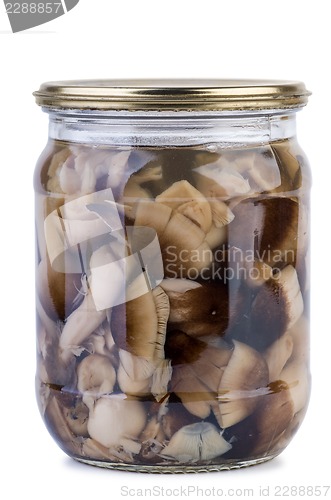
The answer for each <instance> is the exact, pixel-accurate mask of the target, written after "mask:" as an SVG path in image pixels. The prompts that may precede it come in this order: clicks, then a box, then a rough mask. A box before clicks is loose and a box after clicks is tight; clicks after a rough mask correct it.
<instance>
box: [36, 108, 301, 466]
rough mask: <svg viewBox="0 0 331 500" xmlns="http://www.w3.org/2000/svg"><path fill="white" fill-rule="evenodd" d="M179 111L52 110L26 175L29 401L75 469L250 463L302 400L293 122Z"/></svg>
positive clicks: (283, 429)
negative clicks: (32, 267) (32, 288)
mask: <svg viewBox="0 0 331 500" xmlns="http://www.w3.org/2000/svg"><path fill="white" fill-rule="evenodd" d="M174 115H176V113H175V114H174ZM189 115H190V113H186V114H184V116H182V115H180V114H179V116H170V117H169V114H168V115H167V118H166V119H165V120H162V119H161V118H162V113H161V114H160V116H157V114H155V115H154V116H152V117H150V116H149V115H148V113H146V114H145V116H144V117H142V118H141V117H138V118H137V117H130V116H127V115H125V116H124V117H123V119H122V121H121V117H118V116H111V117H109V118H108V119H107V117H106V118H105V117H104V116H101V117H100V116H97V117H96V116H95V115H94V116H89V115H88V113H86V112H85V113H82V114H81V115H80V116H78V117H77V116H75V117H73V116H71V115H70V113H62V114H61V115H60V114H57V115H56V116H51V127H50V140H49V143H48V145H47V147H46V149H45V151H44V153H43V154H42V156H41V158H40V161H39V164H38V166H37V169H36V174H35V190H36V219H37V220H36V225H37V231H36V232H37V275H36V284H37V300H36V302H37V329H38V332H37V333H38V353H37V360H38V361H37V377H36V381H37V382H36V387H37V398H38V401H39V406H40V411H41V413H42V415H43V418H44V421H45V423H46V425H47V427H48V429H49V431H50V433H51V434H52V435H53V437H54V438H55V440H56V441H57V442H58V444H59V445H60V446H61V448H62V449H63V450H64V451H65V452H66V453H68V454H69V455H70V456H72V457H73V458H76V459H78V460H82V461H85V462H87V463H91V464H96V465H101V466H105V467H117V468H125V469H129V470H142V471H151V472H167V471H172V472H176V471H190V470H215V469H217V470H221V469H227V468H232V467H238V466H243V465H250V464H254V463H258V462H261V461H264V460H267V459H270V458H273V457H274V456H276V455H278V454H279V453H280V452H281V451H282V450H283V449H284V448H285V447H286V446H287V444H288V442H289V441H290V440H291V439H292V436H293V435H294V433H295V432H296V430H297V428H298V427H299V425H300V423H301V422H302V419H303V417H304V414H305V411H306V408H307V404H308V399H309V391H310V374H309V189H310V174H309V167H308V164H307V160H306V158H305V155H304V153H303V152H302V150H301V148H300V147H299V145H298V143H297V141H296V137H295V129H294V124H295V115H294V114H293V113H290V114H286V113H283V114H282V115H277V114H276V115H273V114H272V113H270V112H269V114H268V115H263V114H261V113H260V114H255V115H254V114H249V113H248V114H246V115H245V114H244V115H243V116H240V114H239V116H233V117H232V116H227V117H225V118H224V117H223V116H222V114H219V115H217V116H216V117H215V116H214V117H204V116H202V117H200V116H199V114H197V116H195V117H193V118H190V119H188V118H187V117H188V116H189ZM270 117H272V119H271V118H270Z"/></svg>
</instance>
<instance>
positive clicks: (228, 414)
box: [215, 341, 269, 428]
mask: <svg viewBox="0 0 331 500" xmlns="http://www.w3.org/2000/svg"><path fill="white" fill-rule="evenodd" d="M268 381H269V373H268V367H267V364H266V362H265V360H264V359H263V357H262V355H261V354H259V353H258V352H257V351H255V350H254V349H252V348H251V347H249V346H248V345H245V344H243V343H241V342H238V341H234V350H233V354H232V356H231V358H230V360H229V362H228V364H227V366H226V367H225V369H224V373H223V376H222V378H221V381H220V384H219V387H218V401H219V405H218V408H217V410H216V412H215V416H216V418H217V420H218V422H219V424H220V426H221V427H222V428H227V427H230V426H232V425H234V424H236V423H238V422H240V421H241V420H243V419H244V418H246V417H247V416H248V415H250V414H251V413H252V412H253V411H254V410H255V408H256V406H257V404H258V400H259V397H258V396H259V390H261V389H263V388H265V387H266V386H267V384H268Z"/></svg>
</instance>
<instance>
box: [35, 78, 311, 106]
mask: <svg viewBox="0 0 331 500" xmlns="http://www.w3.org/2000/svg"><path fill="white" fill-rule="evenodd" d="M33 95H34V96H35V99H36V103H37V104H38V105H39V106H43V107H45V108H54V109H82V110H84V109H91V110H92V109H94V110H123V111H124V110H125V111H149V110H150V111H163V110H165V111H246V110H247V111H248V110H263V109H293V108H301V107H303V106H305V105H306V104H307V101H308V97H309V95H311V92H310V91H308V90H307V89H306V86H305V84H304V83H303V82H301V81H292V80H253V79H252V80H249V79H233V80H230V79H208V80H203V79H160V80H156V79H148V80H147V79H144V80H143V79H140V80H139V79H138V80H133V79H132V80H103V79H100V80H67V81H53V82H45V83H43V84H41V86H40V88H39V90H37V91H36V92H34V93H33Z"/></svg>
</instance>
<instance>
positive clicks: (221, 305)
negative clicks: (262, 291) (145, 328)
mask: <svg viewBox="0 0 331 500" xmlns="http://www.w3.org/2000/svg"><path fill="white" fill-rule="evenodd" d="M168 297H169V301H170V315H169V325H168V331H171V330H175V329H176V330H181V331H183V332H185V333H186V334H187V335H190V336H191V337H203V336H208V335H219V336H222V335H224V334H225V332H226V329H227V327H228V323H229V302H228V289H227V287H226V286H225V285H224V284H223V283H201V286H200V287H196V288H193V289H191V290H187V291H184V292H183V293H181V292H172V291H169V292H168Z"/></svg>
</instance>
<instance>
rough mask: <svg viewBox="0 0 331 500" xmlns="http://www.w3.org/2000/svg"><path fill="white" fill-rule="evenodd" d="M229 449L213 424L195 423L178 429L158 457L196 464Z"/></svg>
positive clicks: (229, 446) (228, 445)
mask: <svg viewBox="0 0 331 500" xmlns="http://www.w3.org/2000/svg"><path fill="white" fill-rule="evenodd" d="M231 447H232V446H231V444H229V443H228V442H227V441H225V439H224V438H223V437H222V436H221V434H220V432H219V431H218V430H217V429H216V427H215V426H214V425H213V424H211V423H209V422H197V423H195V424H191V425H186V426H184V427H182V428H181V429H179V431H177V432H176V433H175V434H174V435H173V436H172V438H171V439H170V442H169V444H168V445H167V446H166V447H165V448H164V449H163V450H162V451H161V453H160V455H162V456H165V457H170V458H174V459H176V460H178V461H179V462H197V461H200V460H211V459H213V458H215V457H218V456H220V455H223V454H224V453H226V452H227V451H229V450H230V449H231Z"/></svg>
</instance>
